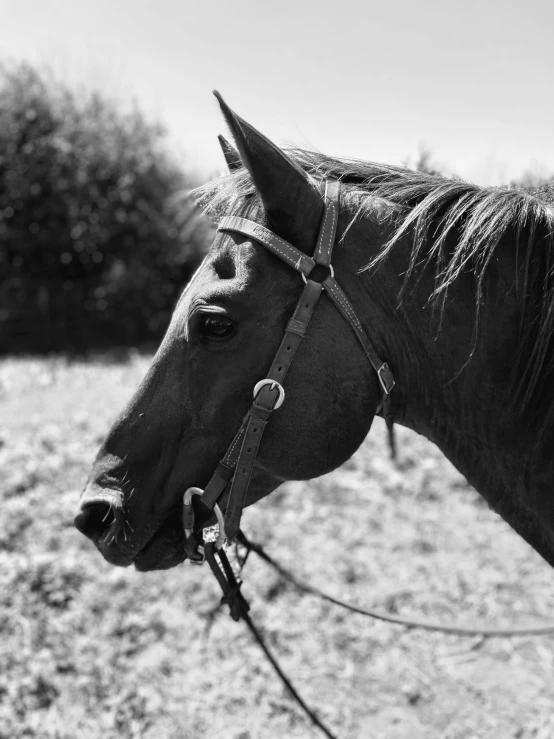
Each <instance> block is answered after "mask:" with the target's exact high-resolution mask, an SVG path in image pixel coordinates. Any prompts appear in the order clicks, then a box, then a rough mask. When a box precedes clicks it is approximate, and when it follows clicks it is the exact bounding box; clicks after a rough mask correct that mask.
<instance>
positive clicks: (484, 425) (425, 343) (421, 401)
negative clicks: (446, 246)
mask: <svg viewBox="0 0 554 739" xmlns="http://www.w3.org/2000/svg"><path fill="white" fill-rule="evenodd" d="M358 267H359V265H358ZM498 270H500V267H498ZM402 271H403V270H402V265H401V264H396V265H393V268H392V270H390V271H389V275H388V277H387V276H386V274H385V273H383V275H382V277H381V278H370V277H368V278H365V277H361V278H358V280H359V282H358V285H357V286H354V285H353V286H352V289H354V290H355V291H356V292H357V295H356V298H355V300H356V303H357V307H358V308H359V309H360V313H361V315H362V316H364V306H365V308H366V312H365V316H364V322H365V325H366V328H367V330H368V332H369V334H370V336H372V337H373V336H375V330H376V327H379V329H378V330H379V334H380V339H378V341H381V342H382V345H383V350H382V351H383V357H384V358H385V359H386V360H387V361H389V362H390V364H391V366H392V367H393V368H394V373H395V380H396V383H397V385H396V387H395V389H394V390H393V396H392V401H393V408H394V411H395V420H396V421H397V422H398V423H400V424H402V425H405V426H407V427H408V428H411V429H413V430H415V431H417V432H418V433H420V434H422V435H424V436H426V437H427V438H429V439H430V440H431V441H433V442H434V443H435V444H436V445H437V446H438V447H439V448H440V449H441V451H442V452H443V453H444V454H445V455H446V456H447V457H448V459H450V461H451V462H452V463H453V464H454V465H455V466H456V467H457V468H458V469H459V470H460V472H462V474H464V475H465V477H466V478H467V479H468V481H469V482H470V483H471V484H472V485H473V486H474V487H475V488H476V490H477V491H478V492H479V493H480V494H481V495H482V496H483V497H484V498H485V499H486V500H487V502H488V503H489V505H490V506H491V507H492V508H493V509H494V510H496V511H497V512H498V513H499V514H500V515H501V516H502V517H503V518H504V519H505V520H506V521H507V522H508V523H509V524H510V525H511V526H512V527H513V528H514V529H515V530H516V531H517V532H518V533H519V534H520V535H521V536H522V537H523V538H524V539H526V540H527V541H528V542H529V543H530V544H531V546H533V547H534V548H535V549H536V550H537V551H538V552H539V553H540V554H541V555H542V556H543V557H544V558H545V559H546V560H547V561H548V562H549V563H550V564H551V565H553V566H554V459H553V457H554V455H553V454H552V447H553V445H554V430H553V432H552V433H550V435H548V434H546V435H543V436H542V444H538V443H537V440H538V439H539V437H540V435H539V433H538V431H539V430H538V429H533V428H525V427H523V426H522V424H521V421H520V419H519V418H518V416H517V413H516V411H515V410H514V409H513V408H512V407H511V406H510V404H509V402H508V401H507V396H508V394H509V387H510V386H509V382H510V370H511V368H512V366H513V362H514V357H515V352H516V350H517V341H518V335H517V328H516V326H517V315H518V309H517V305H516V304H515V298H514V297H513V291H511V293H510V290H509V289H508V287H509V286H508V285H507V284H506V283H507V280H509V279H510V275H508V276H507V277H506V275H504V274H501V275H497V280H496V284H495V286H494V288H493V289H492V290H491V292H490V294H489V295H488V296H485V301H484V304H483V306H482V309H481V316H480V328H479V335H480V340H479V341H478V343H477V345H476V346H474V335H473V330H474V325H475V323H474V322H475V293H474V285H473V281H472V279H471V278H467V282H465V283H464V282H463V279H466V278H460V282H459V284H457V285H456V286H454V287H453V288H452V291H451V292H452V298H453V300H452V302H451V304H450V305H449V307H448V308H447V310H446V311H445V313H444V317H443V319H442V326H441V328H440V330H438V325H437V323H436V321H434V320H432V319H431V316H430V314H431V309H430V308H429V307H428V306H427V298H428V295H429V292H430V290H431V289H432V286H431V283H430V281H429V278H425V277H423V278H422V280H421V283H420V284H419V286H418V288H417V289H416V290H415V291H414V293H413V294H411V295H410V294H408V295H407V296H406V299H405V302H404V307H403V308H401V309H400V310H399V309H398V308H397V304H396V302H395V301H394V300H393V299H392V298H391V296H394V295H397V293H398V283H397V284H396V285H395V284H394V280H395V275H398V274H401V273H402ZM396 279H398V278H396ZM425 279H427V280H428V282H427V284H426V282H425ZM376 290H377V295H376V293H375V291H376ZM510 295H512V297H510ZM376 311H377V312H378V314H377V315H376ZM472 351H473V354H472ZM470 355H472V356H471V361H469V362H468V361H467V360H468V359H469V357H470Z"/></svg>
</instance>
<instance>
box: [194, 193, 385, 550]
mask: <svg viewBox="0 0 554 739" xmlns="http://www.w3.org/2000/svg"><path fill="white" fill-rule="evenodd" d="M339 192H340V183H339V182H338V181H336V180H329V181H327V182H326V184H325V196H324V203H325V212H324V216H323V220H322V223H321V227H320V230H319V235H318V239H317V246H316V249H315V253H314V256H313V258H312V257H308V256H307V255H306V254H304V253H303V252H301V251H300V250H299V249H297V248H296V247H294V246H292V244H289V243H288V242H287V241H285V240H284V239H282V238H280V237H279V236H277V235H276V234H274V233H273V232H272V231H270V230H269V229H267V228H265V227H264V226H261V225H259V224H258V223H255V222H254V221H250V220H248V219H246V218H240V217H238V216H230V217H226V218H222V219H221V222H220V224H219V227H218V231H223V232H231V233H239V234H242V235H243V236H248V237H249V238H250V239H253V240H254V241H256V242H258V243H259V244H261V245H262V246H264V247H265V248H266V249H267V250H268V251H270V252H271V253H272V254H274V255H275V256H277V257H279V259H281V260H282V261H283V262H285V264H288V265H289V266H290V267H292V268H293V269H295V270H296V271H297V272H299V273H300V274H301V276H302V279H303V280H304V290H303V291H302V294H301V296H300V299H299V300H298V303H297V304H296V308H295V310H294V313H293V315H292V318H291V319H290V320H289V322H288V324H287V327H286V331H285V335H284V337H283V340H282V341H281V345H280V346H279V349H278V350H277V354H276V355H275V358H274V360H273V362H272V364H271V367H270V369H269V372H268V373H267V377H266V378H265V379H263V380H260V381H259V382H257V383H256V385H255V386H254V393H253V395H254V401H253V403H252V405H251V407H250V410H249V411H248V413H247V414H246V416H245V417H244V420H243V422H242V424H241V427H240V428H239V430H238V432H237V433H236V435H235V437H234V439H233V441H232V443H231V445H230V446H229V448H228V449H227V452H226V453H225V456H224V457H223V459H222V460H221V461H220V462H219V464H218V465H217V469H216V471H215V472H214V474H213V476H212V478H211V480H210V481H209V482H208V484H207V486H206V488H205V490H204V491H202V490H200V489H199V488H189V489H188V490H187V491H186V492H185V495H184V499H183V528H184V530H185V537H186V543H185V552H186V554H187V556H188V557H189V559H191V561H197V562H202V561H203V560H204V551H203V547H202V545H201V542H199V541H197V540H196V536H195V533H194V505H193V498H194V496H199V499H200V501H201V502H202V503H203V504H204V505H205V506H206V507H207V508H208V509H209V510H210V511H213V512H214V513H215V514H216V517H217V520H218V523H219V535H218V539H217V541H216V543H215V548H216V550H217V549H219V548H221V546H222V545H223V542H224V541H225V539H226V538H228V539H233V538H235V536H236V535H237V534H238V532H239V526H240V519H241V515H242V510H243V508H244V504H245V502H246V496H247V493H248V488H249V486H250V481H251V477H252V472H253V469H254V464H255V461H256V457H257V454H258V450H259V448H260V442H261V440H262V436H263V433H264V430H265V428H266V426H267V424H268V423H269V420H270V418H271V414H272V413H273V412H274V411H276V410H277V409H278V408H280V407H281V405H282V404H283V402H284V400H285V390H284V388H283V382H284V379H285V377H286V374H287V372H288V370H289V368H290V366H291V364H292V361H293V359H294V356H295V354H296V350H297V349H298V347H299V346H300V342H301V341H302V339H303V338H304V336H305V335H306V332H307V330H308V325H309V323H310V319H311V317H312V315H313V312H314V309H315V307H316V305H317V302H318V300H319V298H320V296H321V293H322V292H323V291H325V292H326V294H327V295H328V297H329V298H330V299H331V301H332V302H333V303H334V305H335V306H336V307H337V308H338V310H339V311H340V313H341V314H342V315H343V316H344V318H346V320H347V321H348V323H349V324H350V326H351V328H352V330H353V331H354V335H355V336H356V338H357V340H358V342H359V344H360V346H361V347H362V349H363V351H364V353H365V355H366V357H367V360H368V361H369V363H370V365H371V366H372V368H373V369H374V370H375V372H376V373H377V377H378V379H379V383H380V385H381V389H382V392H383V395H382V401H381V407H380V410H381V412H382V414H383V416H384V418H385V420H386V422H387V426H389V428H391V427H392V416H391V408H390V393H391V390H392V389H393V387H394V377H393V374H392V372H391V370H390V368H389V366H388V364H387V363H386V362H383V361H382V360H381V359H380V357H379V355H378V354H377V352H376V351H375V348H374V346H373V344H372V343H371V341H370V339H369V337H368V335H367V334H366V332H365V330H364V328H363V326H362V324H361V321H360V319H359V318H358V316H357V314H356V312H355V310H354V308H353V307H352V304H351V303H350V301H349V300H348V298H347V297H346V295H345V293H344V291H343V290H342V288H341V287H340V285H339V284H338V283H337V281H336V280H335V276H334V270H333V266H332V264H331V255H332V251H333V246H334V243H335V236H336V232H337V221H338V213H339ZM316 266H320V267H323V268H325V272H326V276H325V277H324V279H323V280H321V281H316V280H314V279H311V278H310V275H311V274H312V272H313V270H314V268H315V267H316ZM229 485H230V491H229V497H228V501H227V508H226V511H225V517H224V518H223V515H222V513H221V510H220V508H219V506H218V501H219V500H220V498H221V497H222V496H223V494H224V492H225V491H226V489H227V487H228V486H229Z"/></svg>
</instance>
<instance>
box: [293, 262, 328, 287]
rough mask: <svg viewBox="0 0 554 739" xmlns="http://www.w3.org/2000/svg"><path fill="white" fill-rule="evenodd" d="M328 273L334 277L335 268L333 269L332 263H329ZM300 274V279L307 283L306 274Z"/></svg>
mask: <svg viewBox="0 0 554 739" xmlns="http://www.w3.org/2000/svg"><path fill="white" fill-rule="evenodd" d="M316 267H317V264H316ZM329 273H330V275H331V277H332V278H333V279H334V278H335V270H334V269H333V265H332V264H330V265H329ZM301 275H302V279H303V280H304V282H305V283H306V284H307V283H308V278H307V277H306V275H305V274H304V272H301Z"/></svg>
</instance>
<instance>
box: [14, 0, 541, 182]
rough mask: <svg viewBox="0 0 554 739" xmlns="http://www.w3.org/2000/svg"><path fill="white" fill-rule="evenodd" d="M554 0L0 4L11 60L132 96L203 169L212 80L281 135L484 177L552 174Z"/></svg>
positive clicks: (213, 146) (213, 149) (331, 150)
mask: <svg viewBox="0 0 554 739" xmlns="http://www.w3.org/2000/svg"><path fill="white" fill-rule="evenodd" d="M553 27H554V2H552V0H528V1H527V2H521V0H517V1H514V0H502V1H500V0H479V1H478V2H477V1H476V0H464V2H461V1H460V0H456V2H449V1H448V0H441V1H439V0H412V1H408V0H394V2H393V1H390V2H388V3H386V2H384V0H381V1H380V2H372V0H334V1H333V2H331V1H330V0H279V1H276V0H271V2H267V1H266V0H232V1H231V2H229V1H228V0H227V1H226V2H223V0H210V2H207V1H206V0H194V2H191V0H94V1H86V2H85V1H84V0H57V1H55V0H0V59H13V60H22V59H25V60H28V61H31V62H33V63H36V64H39V65H41V66H44V67H48V68H50V69H51V70H52V71H53V73H54V75H55V76H56V77H57V78H58V79H60V80H61V81H63V82H65V83H67V84H70V85H75V86H78V87H81V88H82V87H84V88H85V89H96V90H98V89H99V90H102V91H104V92H105V93H106V94H107V95H108V96H109V97H111V98H116V99H118V100H121V101H122V102H123V103H125V104H127V103H129V102H130V101H135V102H136V103H137V104H138V105H139V107H140V108H141V109H142V110H143V111H144V112H145V113H146V115H147V116H148V118H149V119H151V120H156V121H160V122H161V123H163V124H164V125H165V126H166V127H167V129H168V131H169V136H170V144H171V146H172V147H174V148H175V151H176V153H178V154H179V156H183V157H185V161H187V162H188V166H189V167H190V168H191V169H192V170H194V171H195V172H196V173H197V174H198V175H199V176H201V177H207V176H209V175H211V174H214V173H215V172H217V171H218V170H221V169H222V167H223V164H222V162H223V160H222V157H221V153H220V151H219V147H218V143H217V139H216V136H217V134H218V133H225V126H224V124H223V121H222V118H221V115H220V113H219V110H218V106H217V103H216V101H215V98H214V97H213V95H212V93H211V91H212V89H214V88H216V89H218V90H219V91H220V92H221V94H222V95H223V96H224V98H225V100H226V101H227V103H228V104H229V105H230V106H231V107H232V108H233V109H234V110H235V111H236V112H237V113H239V115H241V116H242V117H243V118H246V119H247V120H248V121H249V122H250V123H252V124H253V125H254V126H255V127H256V128H258V129H259V130H261V131H262V132H263V133H264V134H265V135H266V136H268V137H269V138H271V139H272V140H274V141H275V142H276V143H278V144H287V143H290V144H296V145H299V146H303V147H305V148H312V149H317V150H319V151H322V152H325V153H326V154H331V155H337V156H348V157H358V158H361V159H368V160H373V161H380V162H387V163H392V164H402V163H406V162H409V161H411V162H413V161H415V159H416V158H417V154H418V151H419V149H420V147H422V146H423V147H425V148H427V149H428V150H430V151H431V153H432V157H433V160H434V161H435V162H436V163H437V164H438V165H440V166H441V167H442V168H443V169H445V170H447V171H449V172H452V173H455V174H458V175H460V176H462V177H464V178H466V179H468V180H471V181H474V182H477V183H479V184H502V183H504V182H507V181H509V180H510V179H512V178H514V177H518V176H520V175H521V174H522V173H524V172H527V171H532V172H535V173H537V174H541V175H548V174H550V173H553V174H554V131H553V129H554V125H553V124H554V95H553V94H552V93H553V90H552V82H553V79H554V75H553V71H554V44H553V43H552V28H553Z"/></svg>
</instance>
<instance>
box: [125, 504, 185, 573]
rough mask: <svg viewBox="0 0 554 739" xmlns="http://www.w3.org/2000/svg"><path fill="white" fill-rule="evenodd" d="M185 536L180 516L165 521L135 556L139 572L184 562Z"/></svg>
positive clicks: (167, 568) (165, 568)
mask: <svg viewBox="0 0 554 739" xmlns="http://www.w3.org/2000/svg"><path fill="white" fill-rule="evenodd" d="M186 558H187V555H186V554H185V538H184V533H183V529H182V525H181V523H180V517H176V516H172V517H171V518H168V519H166V520H165V521H164V523H163V524H162V525H161V527H160V528H159V529H158V531H157V532H156V533H155V534H154V536H153V537H152V538H151V539H150V541H149V542H148V544H146V546H145V547H144V548H143V549H141V551H140V552H139V553H138V555H137V556H136V557H135V560H134V563H133V564H134V565H135V569H137V570H138V571H139V572H148V571H150V570H169V569H170V568H171V567H176V566H177V565H179V564H181V562H184V561H185V559H186Z"/></svg>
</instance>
